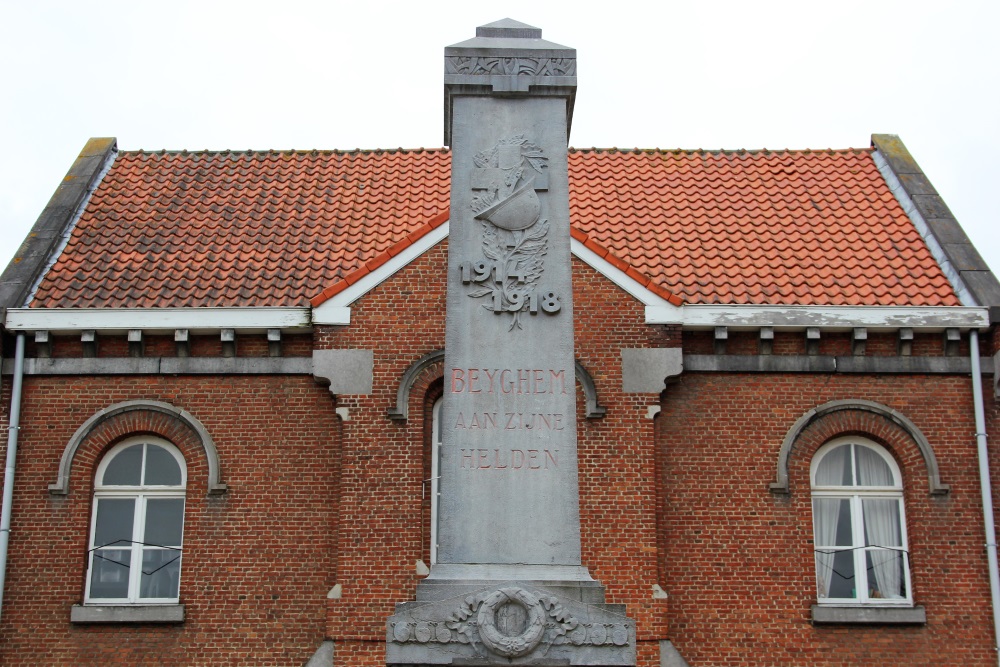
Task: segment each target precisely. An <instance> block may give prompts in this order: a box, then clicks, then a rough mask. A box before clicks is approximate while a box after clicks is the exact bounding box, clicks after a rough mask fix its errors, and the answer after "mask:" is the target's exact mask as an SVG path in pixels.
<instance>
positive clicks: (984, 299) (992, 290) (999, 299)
mask: <svg viewBox="0 0 1000 667" xmlns="http://www.w3.org/2000/svg"><path fill="white" fill-rule="evenodd" d="M962 280H963V281H965V285H966V286H967V287H968V288H969V291H970V292H972V294H973V296H975V297H976V301H978V302H979V305H980V306H985V307H986V308H992V307H993V306H1000V283H998V282H997V278H996V275H995V274H994V273H993V272H992V271H962Z"/></svg>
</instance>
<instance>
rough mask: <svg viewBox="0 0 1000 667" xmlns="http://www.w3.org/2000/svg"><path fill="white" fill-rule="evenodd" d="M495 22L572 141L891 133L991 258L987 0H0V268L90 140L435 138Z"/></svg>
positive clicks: (998, 132)
mask: <svg viewBox="0 0 1000 667" xmlns="http://www.w3.org/2000/svg"><path fill="white" fill-rule="evenodd" d="M505 17H510V18H513V19H516V20H519V21H523V22H525V23H529V24H532V25H535V26H538V27H540V28H542V29H543V31H544V32H543V37H544V38H545V39H548V40H550V41H554V42H557V43H560V44H564V45H567V46H572V47H575V48H576V49H577V54H578V58H579V72H578V74H579V91H578V94H577V103H576V112H575V115H574V119H573V135H572V137H571V138H570V143H571V144H572V145H574V146H578V147H589V146H601V147H611V146H619V147H635V146H639V147H644V148H651V147H660V148H729V149H733V148H761V147H767V148H772V149H773V148H828V147H832V148H846V147H866V146H868V145H869V143H870V135H871V134H872V133H883V132H884V133H893V134H898V135H900V136H901V137H902V139H903V141H904V142H905V143H906V145H907V147H908V148H909V150H910V152H911V153H912V154H913V155H914V157H915V158H916V159H917V161H918V162H919V163H920V165H921V167H923V169H924V171H925V172H926V173H927V175H928V177H929V178H930V180H931V182H932V183H934V185H935V186H936V187H937V189H938V191H939V192H940V193H941V194H942V196H943V197H944V199H945V201H946V202H947V203H948V205H949V206H950V207H951V209H952V212H953V213H954V214H955V216H956V217H957V218H958V220H959V221H960V222H961V223H962V225H963V226H964V228H965V230H966V232H967V233H968V234H969V236H970V237H971V238H972V240H973V243H975V244H976V245H977V247H978V248H979V250H980V252H981V253H982V254H983V256H984V257H985V258H986V260H987V262H989V263H990V265H991V266H992V267H994V268H995V269H996V268H1000V229H998V225H997V224H996V220H995V217H996V216H995V212H994V211H995V203H994V200H995V199H996V194H995V193H996V191H997V188H996V185H995V184H996V181H997V179H998V178H1000V166H998V165H1000V159H998V158H1000V74H998V66H1000V38H998V34H997V33H998V26H1000V2H996V1H995V0H994V1H991V2H985V1H983V2H973V1H965V2H963V1H960V0H953V1H952V2H940V1H934V2H930V1H925V0H910V1H907V2H891V1H889V0H867V1H866V2H852V1H838V2H824V1H818V0H817V1H811V2H806V1H801V0H800V1H797V2H774V1H760V0H758V1H753V2H750V1H746V2H707V1H694V0H689V1H686V2H680V1H673V2H665V1H663V0H661V1H659V2H650V3H641V2H631V1H629V0H616V1H615V2H589V1H578V2H573V3H569V2H559V3H556V2H543V1H542V0H533V1H531V2H523V1H521V0H507V1H506V2H503V3H500V5H498V6H497V8H495V9H491V8H489V7H487V6H486V4H485V3H474V2H468V1H464V2H451V1H449V2H427V1H424V2H420V1H416V0H411V1H409V2H377V1H370V2H368V3H367V4H366V3H363V2H350V3H347V2H339V1H336V2H335V1H329V2H305V1H296V0H272V1H271V2H266V3H265V2H249V1H243V2H228V1H226V2H223V1H221V0H219V1H213V0H200V1H196V2H189V1H183V0H175V1H172V2H156V3H153V2H137V1H135V0H131V1H127V2H119V1H99V0H90V1H79V0H78V1H55V0H34V1H31V2H25V1H22V0H0V99H2V105H0V142H2V146H3V147H4V149H3V152H4V157H3V159H2V160H0V267H2V266H6V264H7V262H8V261H9V260H10V258H11V257H12V256H13V255H14V252H15V250H16V248H17V246H18V244H19V243H20V242H21V240H22V239H23V238H24V237H25V235H26V234H27V233H28V231H29V229H30V228H31V225H32V224H33V223H34V221H35V219H36V218H37V216H38V214H39V213H40V212H41V210H42V208H43V207H44V206H45V203H46V202H47V200H48V198H49V197H50V196H51V194H52V193H53V192H54V190H55V188H56V186H58V184H59V182H60V180H61V179H62V177H63V175H64V174H65V173H66V170H67V169H68V168H69V166H70V165H71V164H72V162H73V160H74V159H75V157H76V155H77V153H78V152H79V150H80V149H81V148H82V147H83V145H84V143H85V142H86V141H87V139H88V138H89V137H92V136H115V137H118V145H119V147H120V148H123V149H138V148H143V149H147V150H158V149H161V148H167V149H180V148H187V149H192V150H195V149H204V148H210V149H225V148H230V149H240V150H245V149H248V148H253V149H286V148H298V149H310V148H321V149H329V148H339V149H351V148H356V147H361V148H379V147H381V148H389V147H397V146H402V147H407V148H416V147H421V146H425V147H437V146H441V145H442V125H443V121H442V105H443V93H442V77H443V49H444V47H445V46H446V45H449V44H454V43H457V42H460V41H464V40H466V39H469V38H471V37H473V36H474V35H475V27H476V26H478V25H483V24H486V23H490V22H492V21H495V20H498V19H501V18H505Z"/></svg>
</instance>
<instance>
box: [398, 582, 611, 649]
mask: <svg viewBox="0 0 1000 667" xmlns="http://www.w3.org/2000/svg"><path fill="white" fill-rule="evenodd" d="M629 630H630V628H629V624H628V623H581V622H580V621H579V620H577V619H576V618H575V617H574V616H573V615H572V614H570V613H569V612H568V611H567V610H566V609H564V608H563V606H562V605H561V604H559V601H558V600H557V599H556V598H555V597H552V596H548V595H544V594H539V593H532V592H530V591H528V590H525V589H523V588H520V587H517V586H511V587H507V588H500V589H497V590H494V591H483V592H480V593H478V594H475V595H470V596H468V597H466V598H465V600H464V602H463V604H462V606H461V607H459V608H458V609H456V610H454V611H453V612H452V613H451V615H450V616H449V617H448V618H447V619H446V620H444V621H396V622H392V623H390V631H391V635H392V641H394V642H396V643H399V644H406V643H412V642H416V643H420V644H435V643H436V644H449V643H452V642H455V643H459V644H469V645H471V646H472V647H473V649H475V651H476V653H477V654H478V655H479V656H481V657H483V658H486V657H488V654H490V653H492V654H494V655H499V656H502V657H504V658H517V657H521V656H524V655H528V654H531V653H534V652H535V651H536V650H537V651H538V653H539V655H541V656H544V655H545V654H546V653H547V652H548V650H549V648H550V647H552V646H553V645H560V644H572V645H574V646H582V645H590V646H615V647H621V646H627V645H628V644H629Z"/></svg>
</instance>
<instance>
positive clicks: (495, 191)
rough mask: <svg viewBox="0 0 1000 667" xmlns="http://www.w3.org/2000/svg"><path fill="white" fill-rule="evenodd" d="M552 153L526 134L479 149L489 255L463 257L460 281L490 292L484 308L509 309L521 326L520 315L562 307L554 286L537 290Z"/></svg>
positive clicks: (477, 179)
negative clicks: (543, 200) (543, 194)
mask: <svg viewBox="0 0 1000 667" xmlns="http://www.w3.org/2000/svg"><path fill="white" fill-rule="evenodd" d="M547 160H548V158H547V157H545V155H544V154H543V153H542V149H541V148H539V147H538V146H536V145H535V144H533V143H531V142H529V141H528V140H527V139H526V138H525V137H524V135H517V136H514V137H511V138H509V139H501V140H500V141H499V142H497V144H496V145H495V146H493V148H492V149H490V150H488V151H483V152H480V153H478V154H476V156H475V158H474V162H475V165H476V169H475V170H474V173H473V178H472V188H473V189H474V190H479V191H480V194H477V195H474V196H473V198H472V204H471V205H472V210H473V211H475V214H476V216H475V217H476V219H477V220H479V221H480V222H481V223H482V227H483V245H482V250H483V255H484V256H485V258H486V259H485V260H481V261H475V262H462V263H461V264H460V266H459V270H460V272H461V279H462V283H463V284H466V285H473V286H474V288H473V290H472V291H471V292H469V296H470V297H472V298H475V299H481V298H483V297H487V296H488V297H490V298H489V299H486V300H485V302H484V303H483V304H482V305H483V308H486V309H487V310H490V311H492V312H493V313H495V314H497V315H499V314H501V313H505V312H506V313H511V323H510V329H513V328H514V327H517V328H518V329H520V328H521V322H520V317H521V314H522V313H524V312H528V313H529V314H531V315H536V314H538V312H539V311H541V312H543V313H547V314H550V315H551V314H554V313H557V312H558V311H559V310H560V309H561V307H562V306H561V304H560V300H559V296H558V295H556V294H555V293H554V292H545V293H544V294H539V293H538V292H539V281H540V280H541V278H542V274H543V273H544V269H545V264H544V259H543V258H544V257H545V254H546V253H547V252H548V234H549V223H548V220H539V218H540V216H541V210H542V206H541V201H540V200H539V198H538V193H537V192H536V190H539V189H545V187H546V186H545V185H544V182H545V180H546V179H545V177H546V176H547V174H546V173H545V172H543V171H542V170H543V168H545V167H546V166H547V165H546V162H547Z"/></svg>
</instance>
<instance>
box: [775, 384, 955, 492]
mask: <svg viewBox="0 0 1000 667" xmlns="http://www.w3.org/2000/svg"><path fill="white" fill-rule="evenodd" d="M849 433H863V434H867V435H868V436H874V437H875V439H878V440H884V441H886V442H891V441H892V440H894V439H898V438H899V437H905V438H906V439H908V440H910V441H911V442H912V443H913V444H915V445H916V447H917V449H918V450H919V452H920V456H921V458H923V462H924V466H925V467H926V469H927V478H928V483H929V487H930V493H931V495H945V494H947V493H948V492H949V490H950V489H949V487H948V485H947V484H944V483H942V482H941V476H940V471H939V469H938V463H937V457H936V456H934V450H933V449H932V448H931V443H930V442H929V441H928V440H927V437H926V436H924V434H923V432H922V431H921V430H920V429H919V428H918V427H917V425H916V424H914V423H913V422H912V421H910V420H909V419H908V418H907V417H906V416H905V415H903V414H901V413H899V412H897V411H896V410H893V409H892V408H890V407H888V406H886V405H882V404H881V403H876V402H875V401H865V400H860V399H855V400H841V401H830V402H829V403H824V404H823V405H820V406H817V407H815V408H813V409H812V410H809V411H808V412H806V413H805V414H804V415H802V416H801V417H799V419H798V420H797V421H796V422H795V424H793V425H792V428H791V429H789V431H788V433H787V434H786V435H785V439H784V441H783V442H782V443H781V450H780V451H779V453H778V465H777V471H776V474H775V481H773V482H771V486H770V488H771V491H772V492H773V493H788V492H789V488H788V461H789V457H790V456H791V454H792V450H793V448H795V447H796V444H797V443H798V444H801V441H802V440H804V439H807V438H808V439H814V440H816V443H815V444H816V446H817V447H818V446H819V445H821V444H823V443H824V442H826V441H828V440H830V439H831V438H834V437H836V436H838V435H844V434H849Z"/></svg>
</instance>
